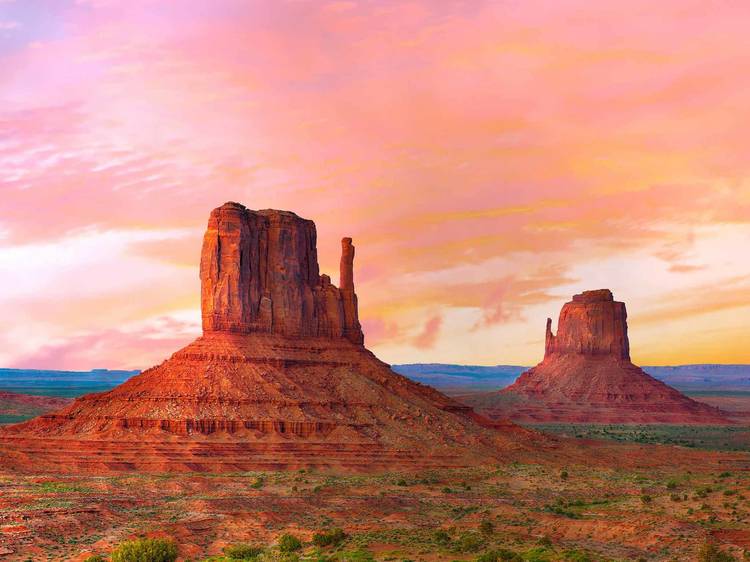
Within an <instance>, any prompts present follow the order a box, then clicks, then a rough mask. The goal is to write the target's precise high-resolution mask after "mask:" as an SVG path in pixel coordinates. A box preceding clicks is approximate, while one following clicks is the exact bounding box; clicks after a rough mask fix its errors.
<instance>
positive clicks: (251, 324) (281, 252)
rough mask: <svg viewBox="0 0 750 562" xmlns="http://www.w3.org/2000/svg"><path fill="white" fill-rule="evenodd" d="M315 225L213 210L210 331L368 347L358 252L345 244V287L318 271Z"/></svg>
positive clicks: (236, 209)
mask: <svg viewBox="0 0 750 562" xmlns="http://www.w3.org/2000/svg"><path fill="white" fill-rule="evenodd" d="M316 240H317V234H316V231H315V223H313V222H312V221H310V220H306V219H302V218H300V217H298V216H297V215H295V214H294V213H290V212H285V211H275V210H264V211H251V210H249V209H246V208H245V207H244V206H243V205H240V204H239V203H226V204H224V205H222V206H221V207H219V208H218V209H214V210H213V211H212V212H211V216H210V218H209V221H208V229H207V231H206V234H205V236H204V238H203V250H202V252H201V267H200V276H201V311H202V317H203V330H204V332H236V333H252V332H261V333H273V334H279V335H282V336H289V337H310V336H313V337H317V336H321V337H328V338H340V337H345V338H347V339H349V340H350V341H352V342H354V343H358V344H362V343H364V336H363V334H362V328H361V326H360V324H359V318H358V313H357V296H356V294H355V292H354V276H353V266H354V246H353V245H352V240H351V238H344V239H343V241H342V255H341V280H342V283H341V289H339V288H337V287H336V286H334V285H332V284H331V279H330V277H329V276H327V275H320V271H319V267H318V253H317V245H316Z"/></svg>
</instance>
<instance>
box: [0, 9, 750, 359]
mask: <svg viewBox="0 0 750 562" xmlns="http://www.w3.org/2000/svg"><path fill="white" fill-rule="evenodd" d="M2 1H3V0H0V2H2ZM21 4H23V3H16V4H15V5H13V6H11V7H10V9H9V15H8V16H6V17H4V18H3V21H5V22H6V25H7V24H11V23H14V22H18V24H19V25H20V27H14V28H7V29H4V34H6V35H7V36H8V37H6V39H5V41H6V42H8V41H11V42H14V43H13V45H12V49H9V50H7V51H5V50H2V49H3V46H2V45H0V84H2V85H1V86H0V92H1V93H2V97H3V105H2V107H0V190H2V201H3V203H2V209H1V210H0V232H3V233H4V235H1V236H0V261H2V260H5V262H3V263H5V264H6V265H7V267H6V268H5V269H4V270H3V271H4V273H5V274H4V276H3V278H2V279H0V302H1V303H2V304H3V306H4V307H5V306H8V307H13V308H12V310H13V311H14V313H15V314H19V315H23V323H24V325H26V326H28V329H27V330H26V331H27V332H28V331H30V330H32V329H33V331H34V334H26V335H24V334H23V333H20V332H17V330H16V329H15V328H14V329H13V334H14V336H13V337H14V338H15V339H13V342H14V344H13V345H11V346H5V349H10V350H11V351H6V352H5V353H6V355H3V356H0V359H2V360H4V361H5V362H12V361H13V360H14V357H22V356H23V357H27V356H29V355H28V354H29V353H30V350H29V347H30V346H36V347H39V346H41V345H43V344H44V342H45V341H46V340H49V341H53V340H54V341H57V338H59V337H60V336H61V334H64V333H66V332H68V333H76V334H83V335H82V336H81V337H82V338H83V337H85V338H89V337H90V338H96V337H97V336H96V335H95V334H104V335H102V341H103V342H112V341H114V335H112V337H110V336H108V335H106V334H108V333H109V332H108V331H107V325H108V324H109V325H110V326H111V325H115V324H116V323H119V324H121V323H128V324H129V323H133V322H136V321H137V320H138V319H139V318H140V319H141V320H143V319H147V318H154V317H158V316H160V315H169V314H171V313H172V312H173V311H174V310H175V309H176V308H185V307H189V306H195V305H197V302H198V287H197V281H196V279H197V272H196V267H197V254H198V251H199V246H200V233H201V229H202V228H203V226H204V225H205V220H206V216H207V213H208V211H209V210H210V209H211V208H213V207H215V206H216V205H219V204H221V203H222V202H224V201H225V200H230V199H231V200H239V201H242V202H244V203H246V204H247V205H249V206H250V207H254V208H265V207H276V208H288V209H293V210H295V211H296V212H298V213H299V214H301V215H303V216H307V217H310V218H313V219H315V220H316V222H317V224H318V232H319V246H320V257H321V262H322V266H323V269H324V270H326V271H329V272H333V271H336V269H337V262H338V251H339V244H338V240H339V239H340V238H341V236H343V235H351V236H353V237H354V238H355V243H356V244H357V248H358V250H357V252H358V253H357V283H358V292H359V295H360V303H361V307H362V319H363V322H364V324H365V326H366V327H367V331H368V341H369V342H371V343H374V344H375V348H376V350H377V352H378V353H379V354H381V355H382V356H383V357H384V358H385V359H387V360H390V361H398V360H400V359H403V358H405V357H409V358H410V359H416V358H422V359H424V360H429V359H430V358H432V357H434V356H440V357H445V358H452V359H453V360H456V361H463V362H471V361H474V360H479V359H478V358H481V360H482V361H485V362H514V363H531V362H533V361H534V360H535V359H537V358H538V350H535V349H534V348H533V346H527V345H526V344H525V343H524V342H529V341H534V340H536V339H538V337H539V334H541V332H540V326H542V327H543V322H544V318H546V316H554V315H555V314H556V309H557V308H559V306H560V305H561V303H562V302H564V300H565V299H566V298H567V297H569V295H570V292H572V291H575V290H579V289H580V288H588V287H586V285H587V284H595V285H596V286H597V287H598V286H602V285H605V286H612V287H613V288H616V289H617V290H618V296H620V297H621V298H625V299H627V300H629V302H630V301H632V303H633V305H632V306H631V308H630V309H631V313H632V314H633V319H634V323H635V325H634V329H636V330H637V328H638V326H637V322H638V318H639V316H638V315H639V314H641V313H642V314H643V316H642V318H643V319H644V328H643V329H644V330H650V328H649V327H648V326H650V325H655V326H661V327H662V328H663V329H662V333H661V336H660V337H661V338H663V339H664V340H665V341H664V343H663V344H660V345H661V347H660V348H658V349H655V350H653V349H652V351H650V352H649V353H650V357H651V358H654V357H656V358H659V357H662V358H663V359H665V360H666V358H674V353H672V351H671V350H672V349H674V348H675V347H674V345H673V344H674V343H675V342H676V341H685V339H686V338H687V339H690V338H691V337H695V338H699V337H703V336H702V334H705V333H707V330H706V328H707V326H706V325H705V322H704V321H703V320H701V318H702V315H701V314H700V313H699V312H698V309H697V308H696V307H693V306H686V307H685V308H684V310H688V311H690V316H689V317H688V318H687V319H694V322H693V323H691V322H687V321H686V322H685V324H684V325H683V327H682V328H681V329H677V328H675V327H674V324H673V322H672V321H670V320H669V318H670V315H671V318H672V319H675V318H678V317H680V318H682V316H681V314H680V313H679V312H678V311H679V309H680V306H681V305H682V301H681V297H678V295H683V296H684V295H686V294H688V292H689V291H690V290H691V288H694V289H695V290H696V292H700V290H701V287H703V286H705V285H710V284H711V283H713V284H715V285H717V286H727V287H729V286H730V285H729V283H730V281H731V279H732V278H734V277H736V276H741V275H744V274H746V273H750V271H748V270H747V269H748V268H747V266H745V265H744V264H743V263H741V260H739V259H737V256H740V255H744V252H745V249H746V248H747V237H748V235H750V168H749V166H750V165H749V164H748V161H747V131H746V126H745V123H746V122H747V121H748V119H750V99H749V97H748V96H749V94H748V89H747V88H746V87H745V86H746V85H745V82H746V78H745V77H746V76H748V75H749V74H748V71H750V67H749V66H748V61H747V56H746V50H747V49H746V29H745V27H746V26H745V25H744V22H746V21H747V19H748V17H750V5H748V4H746V3H735V4H732V5H731V6H729V5H727V6H723V8H722V10H715V9H711V7H710V6H706V4H705V3H700V2H693V3H687V4H686V3H685V2H682V1H678V0H674V1H671V0H670V1H665V2H659V3H656V4H655V3H653V2H647V1H646V0H636V2H635V3H633V1H632V0H628V1H625V0H615V1H612V2H607V6H606V8H604V7H603V6H600V5H597V4H594V3H591V2H585V1H583V0H580V1H578V0H575V1H573V2H566V3H560V2H553V1H547V0H531V1H528V2H524V3H522V4H518V5H517V6H515V7H514V8H513V9H509V8H508V5H507V4H506V3H441V2H429V1H409V2H389V3H387V4H384V3H366V2H345V1H331V2H325V3H321V2H270V3H254V2H250V3H248V2H235V1H233V0H226V1H222V2H215V3H208V4H207V3H205V2H193V1H192V0H185V2H180V3H170V2H150V1H145V2H128V3H122V2H117V3H113V2H108V1H106V0H85V1H84V0H81V1H79V2H76V3H72V4H64V5H63V4H61V5H60V6H59V7H56V8H55V10H56V12H55V13H56V17H55V18H54V20H51V19H50V18H44V17H41V16H42V15H44V14H43V13H42V11H41V10H42V8H41V7H35V6H33V5H31V4H29V5H28V6H26V5H25V4H24V5H23V6H21ZM21 7H22V8H23V9H21ZM11 9H12V10H13V11H12V12H11V11H10V10H11ZM646 9H647V10H648V12H649V14H651V15H650V17H649V18H646V19H644V18H643V17H642V16H640V15H639V13H641V12H642V11H643V10H646ZM11 16H12V17H11ZM58 16H59V17H58ZM55 22H65V25H64V26H59V25H55V26H52V23H55ZM50 26H52V27H50ZM603 30H606V31H605V32H603ZM147 233H150V234H147ZM166 233H173V234H174V233H180V234H179V235H175V236H172V235H169V236H167V235H166ZM149 236H152V237H149ZM30 256H39V257H41V256H45V259H44V260H39V259H30ZM731 256H734V257H735V258H734V260H733V261H732V260H730V257H731ZM66 260H67V261H66ZM727 263H729V265H727ZM56 264H57V265H56ZM647 272H649V273H648V274H647ZM171 287H180V290H179V291H178V292H179V295H176V296H174V298H171V297H172V296H173V292H171V291H170V288H171ZM646 289H647V290H648V291H649V293H650V295H651V297H652V299H651V300H649V299H648V298H646V296H645V295H644V293H645V291H646ZM683 291H685V292H683ZM738 291H739V292H740V293H742V291H744V289H741V288H739V289H738ZM50 292H52V293H54V294H55V295H56V300H55V302H50V299H48V298H46V296H45V295H47V294H49V293H50ZM3 293H5V294H6V295H8V296H7V297H6V299H5V300H3V297H2V294H3ZM134 294H137V295H138V300H139V301H142V302H145V303H147V306H146V305H144V306H143V307H140V306H136V304H134V302H133V301H134V299H133V295H134ZM165 294H166V295H170V297H169V298H165V296H164V295H165ZM743 294H744V293H743ZM11 295H13V297H12V299H11ZM719 301H720V302H719ZM62 302H66V303H70V306H69V307H66V306H63V304H61V303H62ZM711 302H714V304H715V306H716V307H717V310H718V309H721V310H728V311H732V310H740V308H737V307H739V306H740V305H741V299H739V298H738V299H733V298H730V297H727V298H726V299H715V300H714V301H711ZM76 305H77V306H78V308H77V310H76V308H75V307H76ZM731 306H735V308H734V309H733V308H731ZM646 307H653V311H657V310H659V311H661V310H662V307H663V308H664V311H665V312H664V313H663V314H662V313H661V312H659V313H658V314H657V313H656V312H654V314H656V316H654V319H653V320H647V319H646V317H647V314H648V313H649V310H646ZM8 310H10V309H8ZM18 317H19V318H20V317H21V316H18ZM436 318H442V321H438V320H435V319H436ZM428 320H429V321H431V322H432V324H430V325H429V326H428V325H427V324H429V322H428ZM86 324H88V326H87V325H86ZM686 326H689V327H686ZM428 328H429V330H428ZM10 332H11V329H8V330H7V332H6V333H8V334H9V333H10ZM422 334H424V337H423V338H422V337H420V336H421V335H422ZM0 335H1V334H0ZM542 335H543V334H542ZM36 336H39V338H40V339H35V338H36ZM735 336H737V337H734V338H733V337H731V334H730V336H727V335H726V334H724V335H722V336H721V338H720V340H721V341H720V342H719V339H717V340H716V341H717V342H719V343H720V344H721V345H719V343H717V347H716V348H715V349H716V350H718V351H716V353H717V357H716V360H717V361H720V360H721V357H722V356H727V357H728V356H731V357H733V358H735V359H736V357H737V355H738V353H739V352H736V349H739V348H738V346H737V345H735V344H734V343H732V342H734V341H741V338H740V337H739V335H738V334H735ZM24 338H26V340H25V341H26V343H25V344H24V345H21V346H19V345H18V342H19V341H20V342H23V340H24ZM45 338H46V340H45ZM138 341H139V342H140V343H138V342H136V341H135V340H133V342H134V343H133V345H134V348H135V347H138V346H143V347H142V349H143V350H144V351H145V350H146V349H147V347H148V342H145V341H143V340H138ZM488 342H492V343H491V344H489V343H488ZM108 345H109V344H108ZM706 349H708V348H706ZM711 349H714V348H711ZM14 350H18V351H17V352H16V351H14ZM722 350H723V351H722ZM490 352H492V353H493V354H496V357H495V358H493V357H490V356H489V355H488V354H489V353H490ZM59 353H60V354H62V353H63V352H62V351H60V352H59ZM121 353H122V352H121V351H120V350H117V349H116V348H114V347H113V348H112V352H111V362H112V364H115V363H117V364H120V360H121ZM682 353H684V354H685V357H684V360H685V361H689V360H690V357H689V353H690V350H689V349H687V351H683V352H682ZM415 354H421V355H419V357H417V356H416V355H415ZM659 354H661V355H659ZM722 354H724V355H722ZM84 356H85V346H81V348H80V350H79V351H77V352H76V353H75V354H70V353H68V354H67V355H66V357H68V358H69V359H66V361H69V362H70V364H71V365H72V363H73V362H74V359H72V358H73V357H77V358H78V359H75V361H81V362H82V363H83V362H85V361H84V359H85V358H84ZM49 357H50V358H51V357H52V352H50V355H49ZM101 357H102V361H103V360H104V351H102V356H101ZM746 359H747V360H748V361H750V356H746ZM50 360H51V359H50ZM87 364H88V363H87ZM82 366H84V365H82Z"/></svg>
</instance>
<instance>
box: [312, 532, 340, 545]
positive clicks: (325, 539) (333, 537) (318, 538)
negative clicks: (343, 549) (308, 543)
mask: <svg viewBox="0 0 750 562" xmlns="http://www.w3.org/2000/svg"><path fill="white" fill-rule="evenodd" d="M345 540H346V533H345V532H344V531H342V530H341V529H332V530H330V531H320V532H318V533H315V534H314V535H313V538H312V542H313V544H314V545H315V546H338V545H340V544H341V543H342V542H344V541H345Z"/></svg>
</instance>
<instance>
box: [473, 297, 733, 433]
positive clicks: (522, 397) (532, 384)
mask: <svg viewBox="0 0 750 562" xmlns="http://www.w3.org/2000/svg"><path fill="white" fill-rule="evenodd" d="M462 400H463V401H464V402H466V403H467V404H469V405H471V406H473V407H475V408H476V409H477V410H478V411H479V412H480V413H483V414H484V415H486V416H488V417H490V418H493V419H501V418H510V419H512V420H514V421H522V422H582V423H674V424H721V423H729V420H728V419H727V418H726V417H725V415H724V414H723V413H722V412H721V411H719V410H718V409H716V408H713V407H711V406H708V405H706V404H703V403H700V402H696V401H695V400H692V399H690V398H688V397H687V396H685V395H683V394H681V393H680V392H678V391H677V390H675V389H674V388H672V387H670V386H667V385H666V384H664V383H663V382H661V381H658V380H656V379H654V378H653V377H651V376H649V375H648V374H646V373H645V372H643V370H641V369H640V368H639V367H637V366H636V365H634V364H633V363H632V362H631V360H630V342H629V340H628V324H627V311H626V309H625V303H623V302H618V301H616V300H614V297H613V296H612V292H611V291H609V290H608V289H600V290H596V291H584V292H583V293H581V294H579V295H575V296H574V297H573V300H571V301H570V302H568V303H566V304H565V305H564V306H563V308H562V310H561V312H560V318H559V320H558V327H557V334H554V333H553V332H552V319H550V318H548V319H547V329H546V337H545V346H544V359H543V361H542V362H541V363H539V364H538V365H537V366H536V367H534V368H532V369H529V370H528V371H526V372H524V373H522V374H521V376H520V377H519V378H518V379H517V380H516V382H515V383H513V384H512V385H510V386H509V387H507V388H505V389H503V390H502V391H499V392H489V393H478V394H474V395H470V396H465V397H462Z"/></svg>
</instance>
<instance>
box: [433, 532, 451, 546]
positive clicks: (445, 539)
mask: <svg viewBox="0 0 750 562" xmlns="http://www.w3.org/2000/svg"><path fill="white" fill-rule="evenodd" d="M434 539H435V542H436V543H438V544H442V545H446V544H448V543H450V542H451V536H450V535H449V534H448V533H447V531H444V530H443V529H438V530H437V531H435V534H434Z"/></svg>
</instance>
